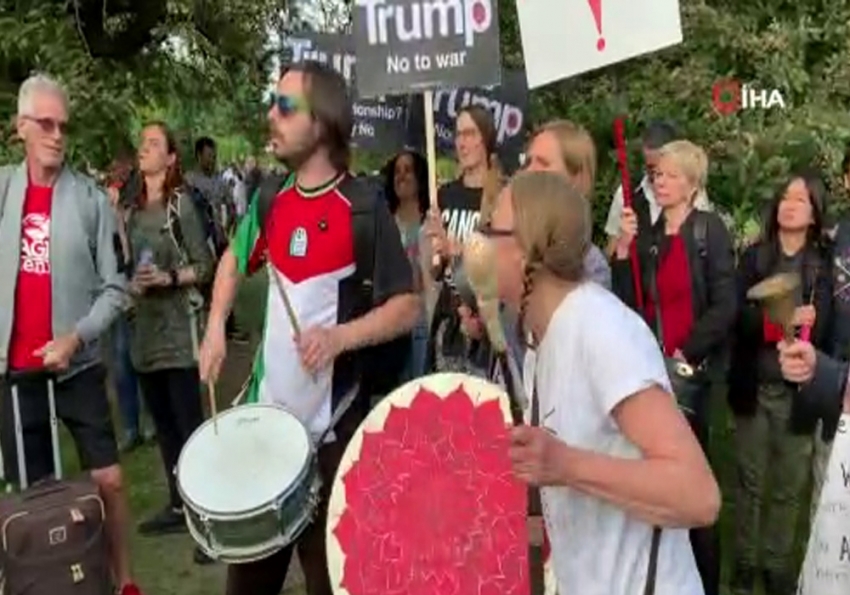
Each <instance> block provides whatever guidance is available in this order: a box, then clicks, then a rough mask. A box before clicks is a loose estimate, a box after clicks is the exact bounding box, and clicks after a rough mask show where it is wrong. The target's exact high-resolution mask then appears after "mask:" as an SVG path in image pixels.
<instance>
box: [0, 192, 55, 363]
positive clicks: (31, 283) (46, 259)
mask: <svg viewBox="0 0 850 595" xmlns="http://www.w3.org/2000/svg"><path fill="white" fill-rule="evenodd" d="M52 198H53V188H49V187H48V188H45V187H42V186H34V185H33V184H30V185H29V186H27V193H26V198H25V199H24V209H23V216H22V217H21V262H20V266H19V268H18V283H17V286H16V287H15V315H14V318H13V323H12V341H11V343H10V344H9V367H10V368H11V369H12V370H27V369H32V368H40V367H42V366H43V365H44V361H43V359H42V358H41V357H39V356H36V355H34V352H35V351H37V350H38V349H41V348H42V347H43V346H44V345H45V343H48V342H49V341H52V340H53V320H52V316H53V310H52V307H51V297H52V296H51V293H52V292H51V288H50V212H51V208H50V207H51V204H52Z"/></svg>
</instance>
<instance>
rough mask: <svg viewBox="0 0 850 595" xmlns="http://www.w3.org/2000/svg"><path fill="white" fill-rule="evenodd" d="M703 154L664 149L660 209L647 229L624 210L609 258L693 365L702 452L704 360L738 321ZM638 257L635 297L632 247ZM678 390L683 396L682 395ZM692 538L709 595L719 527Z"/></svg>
mask: <svg viewBox="0 0 850 595" xmlns="http://www.w3.org/2000/svg"><path fill="white" fill-rule="evenodd" d="M707 171H708V158H707V157H706V155H705V152H704V151H703V150H702V149H701V148H700V147H698V146H696V145H694V144H693V143H691V142H689V141H674V142H672V143H669V144H667V145H665V146H664V147H662V148H661V150H660V159H659V162H658V167H657V169H656V170H655V173H654V175H653V182H652V184H653V190H654V193H655V196H656V200H657V201H658V203H659V205H660V206H661V208H662V212H661V216H660V217H659V218H658V221H657V222H656V223H655V225H653V226H652V227H651V228H650V229H640V230H638V224H637V218H636V216H635V213H634V211H633V210H631V209H624V210H623V216H622V219H621V222H620V236H619V238H618V239H617V246H616V249H615V253H614V258H613V261H612V265H611V273H612V285H613V289H614V292H615V293H616V294H617V295H618V296H620V298H621V299H622V300H623V301H625V302H626V303H627V304H629V305H630V306H631V307H632V308H634V309H635V310H637V311H638V313H639V314H641V315H642V316H643V317H644V319H645V320H646V321H647V323H648V324H649V325H650V326H651V327H652V328H653V329H654V330H655V331H656V335H657V336H658V338H659V342H660V343H661V346H662V348H663V350H664V355H665V356H667V358H668V360H669V361H675V360H678V361H679V362H680V363H681V362H683V363H686V364H689V365H690V366H691V367H692V368H693V369H695V370H696V371H697V372H696V375H695V376H694V377H693V378H691V381H692V382H693V386H696V387H698V390H697V391H695V395H694V397H695V398H694V400H693V402H692V403H691V407H690V410H689V411H688V412H687V413H688V421H689V422H690V424H691V427H692V428H693V430H694V433H695V434H696V436H697V438H698V439H699V441H700V444H701V445H702V447H703V449H704V450H705V452H706V454H708V451H709V445H708V437H709V431H708V429H709V420H710V407H709V396H710V392H711V391H710V383H709V381H708V370H707V368H708V367H709V366H720V365H722V362H723V360H724V358H723V357H722V356H723V354H724V352H725V351H726V347H727V344H728V339H729V335H730V332H731V329H732V325H733V323H734V321H735V312H736V294H735V255H734V249H733V245H732V239H731V237H730V235H729V232H728V230H727V229H726V226H725V224H724V223H723V221H722V220H721V219H720V217H719V216H718V215H716V214H715V213H711V212H704V211H699V210H697V209H695V208H694V202H695V201H696V199H697V198H698V197H700V196H701V195H703V194H704V192H705V182H706V177H707ZM633 241H634V242H635V246H636V250H637V253H638V260H639V263H640V267H639V269H640V273H641V283H640V291H641V293H642V296H643V298H644V299H643V300H642V301H643V303H638V302H639V300H638V297H637V292H638V289H637V288H636V284H635V280H634V277H633V274H632V268H631V266H632V265H631V261H630V250H631V245H632V242H633ZM679 396H680V397H681V395H679ZM691 545H692V547H693V550H694V556H695V558H696V561H697V566H698V567H699V571H700V576H701V577H702V582H703V587H704V589H705V593H706V595H718V593H719V589H720V551H719V550H720V539H719V533H718V531H717V528H716V527H707V528H702V529H693V530H692V531H691Z"/></svg>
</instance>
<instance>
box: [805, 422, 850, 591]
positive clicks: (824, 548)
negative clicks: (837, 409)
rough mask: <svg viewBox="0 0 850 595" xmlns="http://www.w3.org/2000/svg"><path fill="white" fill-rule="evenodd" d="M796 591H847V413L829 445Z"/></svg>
mask: <svg viewBox="0 0 850 595" xmlns="http://www.w3.org/2000/svg"><path fill="white" fill-rule="evenodd" d="M797 593H798V595H847V594H848V593H850V412H847V413H844V415H843V416H842V417H841V421H840V422H839V426H838V432H837V433H836V435H835V441H834V442H833V445H832V454H831V455H830V458H829V465H828V466H827V471H826V480H825V481H824V484H823V491H822V492H821V499H820V504H819V505H818V510H817V513H816V515H815V521H814V524H813V526H812V530H811V533H810V535H809V545H808V548H807V550H806V559H805V561H804V562H803V570H802V572H801V573H800V584H799V588H798V591H797Z"/></svg>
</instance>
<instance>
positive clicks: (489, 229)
mask: <svg viewBox="0 0 850 595" xmlns="http://www.w3.org/2000/svg"><path fill="white" fill-rule="evenodd" d="M478 231H479V232H480V233H481V235H483V236H484V237H485V238H510V237H513V235H514V230H513V229H504V228H499V227H493V226H492V225H491V224H490V223H487V224H485V225H482V226H481V227H480V228H479V229H478Z"/></svg>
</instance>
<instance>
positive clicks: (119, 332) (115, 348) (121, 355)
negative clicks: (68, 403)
mask: <svg viewBox="0 0 850 595" xmlns="http://www.w3.org/2000/svg"><path fill="white" fill-rule="evenodd" d="M112 332H113V335H112V361H113V365H114V374H115V390H116V392H117V393H118V411H119V413H120V414H121V425H122V426H123V429H124V435H125V437H126V438H128V439H130V440H134V439H136V438H137V437H138V435H139V415H140V410H141V406H140V403H139V380H138V378H137V377H136V371H135V370H134V369H133V362H132V360H131V359H130V325H129V324H128V323H127V317H126V316H121V317H119V318H118V320H116V322H115V327H114V328H113V329H112Z"/></svg>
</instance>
